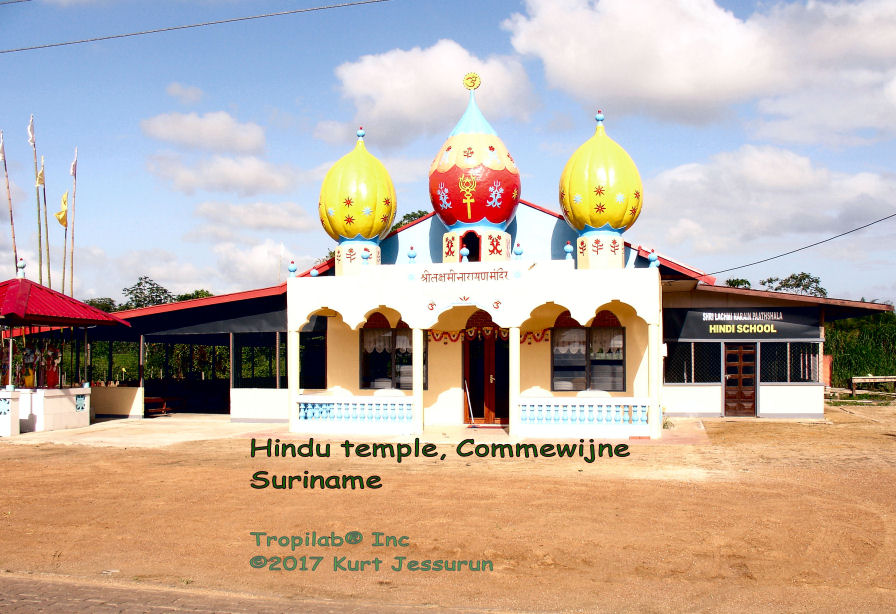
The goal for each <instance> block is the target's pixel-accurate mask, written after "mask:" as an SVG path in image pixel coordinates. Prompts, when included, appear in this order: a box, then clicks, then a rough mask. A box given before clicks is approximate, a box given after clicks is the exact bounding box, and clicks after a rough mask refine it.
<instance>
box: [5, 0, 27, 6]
mask: <svg viewBox="0 0 896 614" xmlns="http://www.w3.org/2000/svg"><path fill="white" fill-rule="evenodd" d="M18 2H31V0H2V2H0V5H3V4H16V3H18Z"/></svg>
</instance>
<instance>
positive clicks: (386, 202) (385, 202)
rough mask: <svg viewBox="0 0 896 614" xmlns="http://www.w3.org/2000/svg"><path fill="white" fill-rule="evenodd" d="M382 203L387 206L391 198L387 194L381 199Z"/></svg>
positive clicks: (390, 202)
mask: <svg viewBox="0 0 896 614" xmlns="http://www.w3.org/2000/svg"><path fill="white" fill-rule="evenodd" d="M383 204H384V205H386V206H387V207H388V206H389V205H391V204H392V199H391V198H389V197H388V196H387V197H386V198H384V199H383Z"/></svg>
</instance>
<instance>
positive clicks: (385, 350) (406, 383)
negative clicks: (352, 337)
mask: <svg viewBox="0 0 896 614" xmlns="http://www.w3.org/2000/svg"><path fill="white" fill-rule="evenodd" d="M426 363H427V352H426V344H425V343H424V351H423V372H424V388H426V385H425V379H426V375H425V374H426V367H427V364H426ZM360 364H361V374H360V375H361V383H360V385H361V388H362V389H374V390H380V389H390V388H394V389H400V390H411V389H412V387H413V339H412V337H411V329H410V328H409V327H408V325H407V324H405V323H404V322H401V321H400V322H399V323H398V325H397V326H396V327H395V328H390V326H389V321H388V320H387V319H386V317H385V316H384V315H383V314H381V313H379V312H376V313H374V314H372V315H371V316H370V317H369V318H368V319H367V322H366V323H365V324H364V327H363V328H362V329H361V360H360Z"/></svg>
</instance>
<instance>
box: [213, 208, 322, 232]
mask: <svg viewBox="0 0 896 614" xmlns="http://www.w3.org/2000/svg"><path fill="white" fill-rule="evenodd" d="M196 214H197V215H198V216H200V217H204V218H206V219H208V220H211V221H213V222H215V223H217V224H223V225H226V226H232V227H236V228H252V229H255V230H300V231H301V230H309V229H311V228H313V227H315V226H316V225H317V219H316V218H312V217H309V215H308V213H307V212H306V211H305V209H304V208H303V207H302V206H301V205H298V204H296V203H293V202H284V203H265V202H255V203H245V204H233V203H222V202H204V203H201V204H199V205H198V206H197V207H196Z"/></svg>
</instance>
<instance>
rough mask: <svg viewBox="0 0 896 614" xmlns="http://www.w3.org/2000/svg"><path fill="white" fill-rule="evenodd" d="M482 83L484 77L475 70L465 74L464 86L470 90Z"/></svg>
mask: <svg viewBox="0 0 896 614" xmlns="http://www.w3.org/2000/svg"><path fill="white" fill-rule="evenodd" d="M481 84H482V79H480V78H479V75H477V74H476V73H474V72H468V73H467V74H465V75H464V87H465V88H467V89H468V90H475V89H478V88H479V86H480V85H481Z"/></svg>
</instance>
